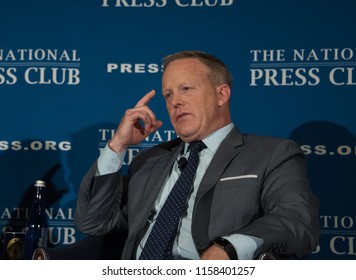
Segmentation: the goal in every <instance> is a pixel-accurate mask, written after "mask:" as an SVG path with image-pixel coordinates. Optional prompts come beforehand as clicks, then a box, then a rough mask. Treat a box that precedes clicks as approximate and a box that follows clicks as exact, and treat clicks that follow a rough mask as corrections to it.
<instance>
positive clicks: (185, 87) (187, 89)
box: [180, 86, 191, 92]
mask: <svg viewBox="0 0 356 280" xmlns="http://www.w3.org/2000/svg"><path fill="white" fill-rule="evenodd" d="M190 89H191V88H190V87H188V86H184V87H181V89H180V90H181V91H182V92H187V91H189V90H190Z"/></svg>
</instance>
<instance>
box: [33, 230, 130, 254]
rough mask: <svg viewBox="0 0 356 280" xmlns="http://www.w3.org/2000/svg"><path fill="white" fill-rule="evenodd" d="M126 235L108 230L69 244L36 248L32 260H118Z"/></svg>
mask: <svg viewBox="0 0 356 280" xmlns="http://www.w3.org/2000/svg"><path fill="white" fill-rule="evenodd" d="M125 239H126V235H125V234H123V233H118V232H110V233H108V234H106V235H101V236H88V237H86V238H85V239H83V240H80V241H78V242H76V243H73V244H70V245H64V246H59V247H55V248H38V249H36V250H35V252H34V254H33V257H32V259H33V260H119V259H120V258H121V253H122V249H123V247H124V244H125Z"/></svg>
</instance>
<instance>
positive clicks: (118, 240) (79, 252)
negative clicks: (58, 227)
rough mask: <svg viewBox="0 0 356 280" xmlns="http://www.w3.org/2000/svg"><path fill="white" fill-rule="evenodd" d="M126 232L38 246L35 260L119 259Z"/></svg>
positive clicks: (270, 255)
mask: <svg viewBox="0 0 356 280" xmlns="http://www.w3.org/2000/svg"><path fill="white" fill-rule="evenodd" d="M125 239H126V234H124V233H118V232H110V233H108V234H106V235H102V236H88V237H87V238H85V239H83V240H80V241H78V242H76V243H73V244H70V245H65V246H59V247H55V248H38V249H36V251H35V252H34V254H33V258H32V259H33V260H119V259H120V258H121V253H122V249H123V247H124V244H125ZM256 259H257V260H276V259H285V258H284V257H283V256H282V255H276V254H273V253H271V252H264V253H262V254H260V255H259V256H258V257H257V258H256Z"/></svg>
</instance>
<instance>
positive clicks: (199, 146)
mask: <svg viewBox="0 0 356 280" xmlns="http://www.w3.org/2000/svg"><path fill="white" fill-rule="evenodd" d="M205 148H206V145H205V144H204V142H203V141H194V142H192V143H190V144H189V147H188V149H189V150H190V151H191V152H192V153H198V152H200V151H201V150H203V149H205Z"/></svg>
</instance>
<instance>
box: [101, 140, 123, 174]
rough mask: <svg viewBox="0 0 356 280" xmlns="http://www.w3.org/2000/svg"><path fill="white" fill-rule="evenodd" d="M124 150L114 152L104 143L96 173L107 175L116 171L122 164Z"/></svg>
mask: <svg viewBox="0 0 356 280" xmlns="http://www.w3.org/2000/svg"><path fill="white" fill-rule="evenodd" d="M125 154H126V150H125V151H123V152H120V153H116V152H114V151H113V150H111V149H110V147H109V145H108V144H106V146H105V148H104V149H103V150H102V151H101V154H100V156H99V158H98V172H97V174H96V175H107V174H111V173H115V172H117V171H118V170H119V169H120V168H121V167H122V165H123V163H124V159H125Z"/></svg>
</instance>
